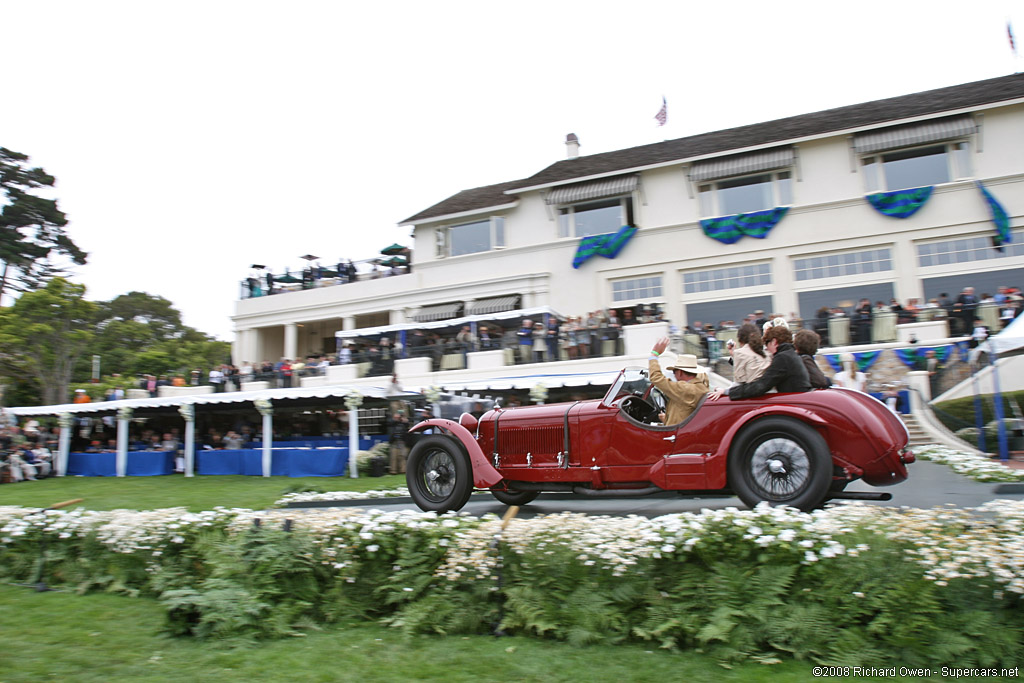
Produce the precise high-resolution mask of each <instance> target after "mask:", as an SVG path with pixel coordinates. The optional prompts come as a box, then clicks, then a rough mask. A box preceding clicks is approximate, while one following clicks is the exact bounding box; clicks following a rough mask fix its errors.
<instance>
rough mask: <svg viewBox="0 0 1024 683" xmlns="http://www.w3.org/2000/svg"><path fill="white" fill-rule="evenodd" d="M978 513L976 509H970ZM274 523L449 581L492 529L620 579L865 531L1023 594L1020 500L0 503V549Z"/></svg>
mask: <svg viewBox="0 0 1024 683" xmlns="http://www.w3.org/2000/svg"><path fill="white" fill-rule="evenodd" d="M976 513H981V514H976ZM257 518H258V519H260V521H261V523H262V524H263V525H265V526H268V527H270V526H275V527H278V528H279V527H280V525H281V524H282V523H283V522H284V520H286V519H288V520H291V521H292V524H293V526H294V527H295V528H301V529H305V530H308V531H309V532H311V533H313V534H314V536H315V537H316V539H317V542H318V543H320V544H321V546H322V547H323V549H324V551H325V556H326V559H325V560H324V561H325V563H330V564H332V565H333V567H334V568H335V569H337V570H340V571H344V570H345V567H346V564H347V563H348V562H349V561H351V560H352V558H354V557H364V558H365V557H371V556H374V555H375V554H377V553H380V552H385V551H387V552H398V551H397V550H396V548H398V546H399V542H400V541H401V539H404V538H406V537H407V536H408V535H409V534H410V533H412V532H415V533H416V534H419V535H421V536H422V535H424V534H425V535H426V536H427V537H428V539H430V540H429V543H431V544H433V545H434V547H436V548H438V549H443V550H442V552H443V553H444V561H443V562H442V564H441V565H440V567H439V568H438V571H437V575H438V576H439V577H441V578H445V579H448V580H451V581H476V580H485V579H490V578H492V577H493V575H494V572H495V570H496V568H497V562H498V561H499V560H498V555H497V554H496V553H495V552H494V551H493V549H492V542H493V541H494V539H495V538H496V537H497V536H498V535H499V534H501V539H502V542H503V543H504V544H506V547H508V548H510V549H511V550H512V551H513V552H515V553H517V554H519V555H521V556H524V557H525V558H526V559H528V558H529V557H530V556H538V555H543V554H552V553H554V552H557V551H562V552H570V553H571V555H572V556H574V557H575V558H576V560H577V561H579V562H580V563H581V564H583V565H584V566H591V567H594V568H595V570H599V571H608V572H611V573H612V574H613V575H623V574H625V573H626V572H629V571H630V570H631V569H632V568H634V567H635V566H636V565H637V564H638V563H639V562H640V561H641V560H645V559H650V558H655V559H657V558H662V559H673V558H676V559H678V560H679V561H686V559H687V556H689V555H690V554H693V553H708V554H725V553H733V552H740V553H742V552H746V551H751V550H753V551H756V552H757V553H758V554H760V553H770V554H771V555H772V556H774V557H777V558H778V560H779V561H791V562H799V563H801V564H813V563H818V562H821V563H827V562H829V561H830V560H832V559H833V558H838V557H841V556H843V555H856V554H859V553H865V552H870V551H871V548H870V547H869V546H868V545H867V544H865V543H863V536H864V532H865V531H869V532H873V533H877V534H879V535H882V536H885V537H888V538H890V539H892V540H895V541H899V542H901V543H905V544H907V545H908V548H907V556H908V559H910V560H911V561H913V562H916V563H918V564H919V565H920V566H922V567H923V568H924V570H925V576H926V577H927V578H929V579H931V580H934V581H935V582H936V583H937V584H938V585H945V584H946V583H947V582H948V581H949V580H951V579H958V578H959V579H988V580H991V581H993V582H994V583H995V584H996V594H997V595H999V594H1000V591H1010V592H1013V593H1020V594H1024V501H1012V500H996V501H992V502H989V503H986V504H985V505H983V506H981V507H980V508H978V509H977V510H959V509H953V508H934V509H931V510H919V509H910V508H902V509H898V508H891V507H881V506H868V505H863V504H843V505H837V506H833V507H829V508H827V509H824V510H818V511H815V512H812V513H803V512H799V511H797V510H794V509H791V508H773V507H770V506H768V505H763V504H762V505H759V506H757V508H755V509H753V510H738V509H736V508H726V509H724V510H702V511H701V512H699V513H679V514H672V515H666V516H663V517H658V518H655V519H647V518H643V517H637V516H630V517H588V516H586V515H581V514H575V513H562V514H556V515H549V516H542V517H538V518H535V519H531V520H519V519H514V520H512V521H511V522H509V524H508V525H507V527H506V528H505V529H504V530H502V529H501V524H502V522H501V520H499V519H497V518H496V517H493V516H487V517H484V518H483V519H477V518H473V517H469V516H467V515H466V514H465V513H463V514H454V513H449V514H447V515H440V516H438V515H436V514H434V513H426V512H419V511H413V510H402V511H400V510H393V511H382V510H363V509H359V508H338V509H328V510H323V511H317V512H315V513H299V514H296V512H295V511H294V510H264V511H253V510H243V509H234V510H228V509H225V508H217V509H215V510H212V511H208V512H200V513H190V512H188V511H186V510H185V509H183V508H169V509H164V510H152V511H143V512H137V511H132V510H111V511H85V510H81V509H77V510H72V511H64V510H51V511H46V512H41V511H39V510H35V509H28V508H17V507H10V506H8V507H0V550H2V549H3V548H5V547H7V548H13V547H15V546H20V545H22V544H29V543H30V544H33V546H34V545H35V543H36V542H37V540H38V539H39V538H40V537H42V536H46V537H47V538H48V539H49V540H50V541H51V542H59V540H60V539H68V538H73V537H77V538H81V537H84V536H86V535H88V534H90V533H92V532H95V534H96V538H97V539H98V540H99V541H100V543H102V544H103V545H104V546H106V547H107V548H108V549H109V550H110V551H111V552H114V553H141V554H142V555H143V556H145V557H148V558H150V560H149V562H152V563H156V562H159V560H158V559H157V558H159V556H160V555H162V554H163V553H164V551H165V550H166V549H167V548H168V547H170V546H172V545H174V544H183V543H187V542H190V540H191V539H194V538H195V536H196V535H197V534H198V533H199V532H200V531H201V530H203V529H206V528H208V527H213V526H225V527H226V528H227V529H228V530H229V531H240V530H242V529H246V528H250V527H252V525H253V521H254V520H255V519H257Z"/></svg>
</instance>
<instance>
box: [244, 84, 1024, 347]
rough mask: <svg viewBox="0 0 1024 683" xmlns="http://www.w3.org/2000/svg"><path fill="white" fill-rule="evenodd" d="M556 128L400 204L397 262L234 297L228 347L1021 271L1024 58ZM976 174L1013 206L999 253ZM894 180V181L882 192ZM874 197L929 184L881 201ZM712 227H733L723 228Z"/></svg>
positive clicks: (758, 301) (737, 311)
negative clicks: (669, 133)
mask: <svg viewBox="0 0 1024 683" xmlns="http://www.w3.org/2000/svg"><path fill="white" fill-rule="evenodd" d="M566 145H567V149H568V155H567V157H568V158H566V159H564V160H561V161H558V162H557V163H554V164H552V165H550V166H548V167H547V168H544V169H543V170H541V171H539V172H538V173H537V174H535V175H533V176H531V177H529V178H524V179H520V180H512V181H509V182H504V183H500V184H497V185H490V186H486V187H479V188H475V189H469V190H464V191H462V192H459V193H458V194H455V195H453V196H451V197H449V198H447V199H444V200H443V201H440V202H438V203H437V204H435V205H434V206H431V207H429V208H426V209H424V210H423V211H421V212H419V213H417V214H416V215H414V216H411V217H409V218H408V219H406V220H405V221H403V222H402V223H401V224H402V225H406V226H410V227H411V228H412V230H413V234H414V239H415V242H414V247H413V254H414V256H415V259H414V260H415V263H414V268H413V270H412V272H411V273H408V274H403V275H400V276H395V277H387V278H381V279H367V280H361V281H358V282H354V283H349V284H345V285H339V286H329V287H320V288H316V289H309V290H303V291H295V292H288V293H283V294H279V295H275V296H263V297H255V298H247V299H242V300H240V301H238V304H237V308H236V313H235V315H234V316H233V320H234V323H235V330H236V333H237V335H236V342H235V349H234V358H235V362H236V363H241V362H243V361H253V362H258V361H262V360H264V359H270V360H276V359H278V358H279V357H281V356H285V357H289V358H295V357H299V356H303V355H306V354H309V353H319V352H323V351H327V352H332V351H334V348H335V341H334V339H335V334H336V333H337V332H339V331H341V330H356V329H362V328H370V327H376V326H381V325H393V324H400V323H405V322H413V321H416V320H427V319H436V318H442V317H456V316H458V315H466V314H471V313H474V312H480V311H485V312H490V311H496V310H509V309H516V308H524V309H525V308H531V307H538V306H549V307H551V308H552V309H554V310H556V311H558V312H560V313H562V314H564V315H580V314H583V315H585V314H586V313H587V312H588V311H592V310H595V309H599V308H621V307H627V306H632V305H635V304H638V303H644V304H652V303H657V304H660V305H661V307H662V308H663V310H664V313H665V316H666V318H667V319H668V320H670V321H672V322H673V323H674V324H676V325H680V326H682V325H685V324H689V323H693V322H694V321H697V320H700V321H704V322H713V323H717V322H718V321H721V320H728V319H732V320H740V319H742V318H743V316H744V315H746V314H747V313H749V312H751V311H753V310H756V309H762V310H764V311H775V312H779V313H782V314H784V315H789V314H790V313H796V314H798V315H799V316H801V317H804V318H810V317H813V316H814V314H815V311H816V310H817V309H818V308H820V307H821V306H822V305H828V306H836V305H843V304H849V302H851V301H856V300H858V299H860V298H862V297H866V298H869V299H870V300H871V301H872V302H874V301H876V300H882V301H885V302H888V301H889V299H890V298H895V299H897V300H899V301H900V302H906V301H907V300H908V299H911V298H917V299H919V300H922V301H924V300H927V299H929V298H932V297H936V296H938V294H940V293H942V292H947V293H949V294H950V295H951V296H953V297H955V296H956V294H957V293H958V292H959V291H960V290H961V289H962V288H963V287H965V286H973V287H975V288H976V290H977V292H978V293H979V294H980V293H982V292H992V293H994V292H995V290H996V287H997V286H999V285H1010V286H1024V216H1022V212H1024V74H1017V75H1013V76H1005V77H1001V78H995V79H990V80H987V81H980V82H976V83H968V84H964V85H958V86H953V87H948V88H942V89H939V90H932V91H928V92H923V93H916V94H910V95H904V96H901V97H894V98H890V99H886V100H879V101H875V102H868V103H864V104H856V105H852V106H847V107H841V108H838V109H831V110H828V111H822V112H815V113H810V114H804V115H800V116H794V117H790V118H786V119H779V120H776V121H768V122H764V123H757V124H753V125H749V126H742V127H739V128H732V129H728V130H722V131H715V132H711V133H705V134H701V135H695V136H691V137H686V138H681V139H677V140H668V141H665V142H661V143H655V144H651V145H644V146H641V147H634V148H631V149H624V150H619V151H614V152H606V153H602V154H594V155H589V156H588V155H581V154H579V150H580V144H579V141H578V140H576V137H575V136H574V135H570V136H569V137H568V139H567V141H566ZM979 183H980V184H981V185H983V186H984V188H986V189H987V191H988V192H989V193H990V194H991V196H992V197H994V198H995V199H996V200H997V201H998V203H999V204H1000V205H1001V206H1002V207H1003V208H1004V209H1005V211H1006V213H1007V214H1008V223H1009V229H1010V231H1011V233H1012V240H1011V242H1010V243H1008V244H1006V245H1004V248H1003V250H1002V251H998V250H996V249H995V248H993V241H992V240H993V237H994V236H995V235H996V234H997V227H996V224H995V222H994V219H993V214H992V212H991V208H990V204H989V203H988V201H987V200H986V198H985V196H984V195H983V193H982V190H981V189H980V187H979ZM927 188H933V189H932V190H928V189H927ZM909 190H914V191H915V192H909ZM895 191H908V192H902V193H897V194H896V195H886V194H884V193H890V192H895ZM875 193H883V194H878V195H875ZM868 195H874V196H875V197H876V200H878V201H882V202H889V203H895V204H897V205H899V204H902V203H904V202H905V201H907V200H908V199H917V200H921V199H924V198H926V201H924V203H923V205H921V206H920V208H919V210H917V211H916V212H915V213H913V214H912V215H909V216H907V217H904V218H895V217H890V216H888V215H883V213H881V212H880V211H879V210H876V208H875V207H874V206H873V205H872V204H871V203H870V202H869V201H868ZM751 214H753V215H751ZM737 215H744V216H747V218H745V219H741V220H739V221H737V220H736V219H735V216H737ZM780 216H781V220H777V223H776V224H774V227H771V228H770V230H766V228H767V223H766V219H779V218H780ZM723 217H726V218H728V220H715V221H711V220H710V219H721V218H723ZM738 225H739V226H744V225H745V226H747V229H748V232H749V233H755V234H756V235H757V236H750V234H747V235H744V234H743V233H742V232H737V231H736V230H737V226H738ZM622 226H633V227H635V228H637V230H636V231H635V234H634V235H632V237H631V239H629V240H628V241H625V242H624V243H623V244H619V245H618V246H620V247H621V250H620V251H619V252H618V254H617V256H615V258H607V257H603V256H600V255H596V256H593V257H591V258H589V259H588V260H586V261H585V262H583V263H582V264H580V265H579V267H578V268H574V267H573V261H574V256H575V255H576V254H577V249H578V247H579V246H580V242H581V238H583V237H586V236H588V235H595V234H607V233H616V232H617V231H619V230H620V228H621V227H622ZM715 230H719V231H724V232H725V233H726V234H727V235H732V236H733V237H736V236H739V237H740V238H739V239H738V240H737V241H734V242H733V243H728V244H727V243H723V241H720V240H719V239H715V238H714V237H712V236H709V234H708V233H714V232H715ZM630 232H631V231H630ZM719 236H721V235H719Z"/></svg>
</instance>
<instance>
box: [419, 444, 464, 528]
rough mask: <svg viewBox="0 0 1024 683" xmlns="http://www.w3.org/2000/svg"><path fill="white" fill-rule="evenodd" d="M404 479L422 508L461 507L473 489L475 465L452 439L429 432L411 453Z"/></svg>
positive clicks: (453, 508) (438, 509) (439, 510)
mask: <svg viewBox="0 0 1024 683" xmlns="http://www.w3.org/2000/svg"><path fill="white" fill-rule="evenodd" d="M405 481H406V483H407V484H408V485H409V495H411V496H412V499H413V502H415V503H416V505H417V506H419V508H420V509H421V510H425V511H427V512H448V511H449V510H461V509H462V506H463V505H465V504H466V501H467V500H469V495H470V494H471V493H472V492H473V468H472V466H471V465H470V463H469V458H468V457H467V456H466V454H465V453H464V452H463V451H462V448H461V447H459V445H458V444H456V443H455V442H454V441H453V440H452V439H450V438H448V437H446V436H438V435H430V436H425V437H423V438H422V439H420V440H419V441H418V442H417V443H416V445H415V446H414V447H413V449H412V452H411V453H410V454H409V460H408V462H406V466H405Z"/></svg>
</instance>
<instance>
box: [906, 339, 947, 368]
mask: <svg viewBox="0 0 1024 683" xmlns="http://www.w3.org/2000/svg"><path fill="white" fill-rule="evenodd" d="M955 348H956V347H955V346H954V345H953V344H944V345H942V346H911V347H910V348H907V349H893V353H895V354H896V357H897V358H899V359H900V362H902V363H903V364H904V365H906V366H907V367H908V368H910V369H911V370H917V369H919V368H918V362H919V361H922V360H924V357H925V356H924V354H925V353H926V352H927V351H934V352H935V357H936V358H937V359H938V361H939V362H940V363H942V364H943V365H945V364H946V362H947V361H948V360H949V357H950V355H952V353H953V350H954V349H955Z"/></svg>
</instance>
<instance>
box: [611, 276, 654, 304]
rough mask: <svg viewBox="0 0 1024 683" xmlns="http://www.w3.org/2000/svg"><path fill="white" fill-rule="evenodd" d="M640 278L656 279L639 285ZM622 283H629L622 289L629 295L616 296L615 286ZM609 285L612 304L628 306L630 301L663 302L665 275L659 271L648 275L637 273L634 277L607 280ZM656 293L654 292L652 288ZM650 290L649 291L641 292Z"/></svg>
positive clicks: (623, 284) (624, 284)
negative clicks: (647, 283)
mask: <svg viewBox="0 0 1024 683" xmlns="http://www.w3.org/2000/svg"><path fill="white" fill-rule="evenodd" d="M641 280H656V281H657V282H656V283H652V284H649V285H643V286H639V285H638V284H637V283H639V282H640V281H641ZM616 285H622V286H623V287H625V286H627V285H630V287H629V289H626V290H624V291H625V292H627V293H628V294H629V296H623V297H621V298H617V296H616V291H615V286H616ZM609 287H610V289H611V301H612V304H614V306H628V305H629V304H630V302H640V303H648V302H658V303H662V302H664V298H665V277H664V275H662V274H661V273H652V274H650V275H637V276H636V277H628V278H621V279H617V280H611V281H609ZM655 289H656V290H657V293H656V294H655V293H654V290H655ZM642 292H650V293H642Z"/></svg>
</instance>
